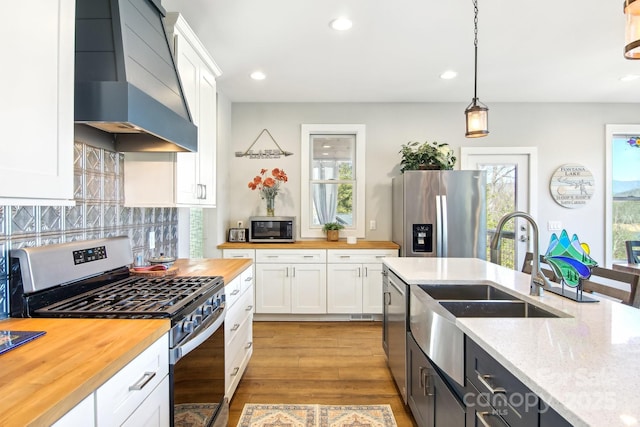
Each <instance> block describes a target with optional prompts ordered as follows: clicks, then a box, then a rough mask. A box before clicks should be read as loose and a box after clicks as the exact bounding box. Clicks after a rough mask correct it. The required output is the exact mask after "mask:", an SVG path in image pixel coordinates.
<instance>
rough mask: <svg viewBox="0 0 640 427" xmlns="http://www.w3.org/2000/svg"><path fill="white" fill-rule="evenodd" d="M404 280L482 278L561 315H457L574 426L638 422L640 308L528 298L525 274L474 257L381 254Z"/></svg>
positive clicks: (549, 297) (490, 351)
mask: <svg viewBox="0 0 640 427" xmlns="http://www.w3.org/2000/svg"><path fill="white" fill-rule="evenodd" d="M383 262H384V264H385V265H386V266H388V267H389V268H390V269H391V270H392V271H393V272H394V273H395V274H396V275H397V276H399V277H400V278H401V279H402V280H403V281H404V282H405V283H406V284H407V285H409V286H412V285H418V284H471V283H485V284H492V285H494V286H496V287H498V288H502V289H504V290H506V291H507V292H511V293H513V294H516V295H517V296H518V297H519V298H520V299H522V300H524V301H527V302H530V303H532V304H534V305H538V306H541V307H543V308H544V309H546V310H548V311H550V312H552V313H555V314H558V315H561V316H565V317H558V318H472V317H467V318H457V319H456V320H455V322H456V325H457V326H458V327H459V328H460V330H462V332H463V333H464V334H465V335H466V336H467V337H468V338H470V339H471V340H473V341H474V342H475V343H477V344H478V345H479V346H480V347H481V348H482V349H483V350H484V351H485V352H487V353H488V354H489V355H490V356H491V357H493V358H494V359H495V360H497V361H498V362H499V363H500V364H502V365H503V366H504V367H505V368H506V369H507V370H508V371H510V372H511V373H512V374H513V375H514V376H515V377H516V378H517V379H519V380H520V381H521V382H522V383H524V384H525V385H526V386H527V387H529V389H531V390H532V391H533V392H534V393H536V394H537V395H538V396H539V397H540V399H542V400H543V401H544V402H546V403H547V404H549V405H550V406H551V407H552V408H553V409H554V410H555V411H556V412H557V413H558V414H560V415H561V416H562V417H564V418H565V420H567V421H568V422H570V423H571V424H572V425H580V426H586V425H591V426H603V425H611V426H612V425H620V426H630V425H638V423H640V395H638V393H637V389H638V384H639V383H640V370H638V369H636V363H637V360H638V357H639V356H640V310H638V309H636V308H633V307H629V306H626V305H623V304H620V303H617V302H613V301H610V300H607V299H604V298H603V299H602V300H601V301H599V302H598V303H588V304H580V303H576V302H574V301H571V300H569V299H566V298H562V297H560V296H558V295H555V294H552V293H550V292H545V293H544V295H543V296H541V297H534V296H529V282H530V276H529V275H527V274H524V273H521V272H518V271H513V270H509V269H507V268H504V267H501V266H498V265H495V264H491V263H489V262H486V261H482V260H478V259H462V258H387V259H385V260H384V261H383Z"/></svg>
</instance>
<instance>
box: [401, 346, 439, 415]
mask: <svg viewBox="0 0 640 427" xmlns="http://www.w3.org/2000/svg"><path fill="white" fill-rule="evenodd" d="M430 366H431V365H430V363H429V361H428V360H427V357H426V356H425V355H424V353H423V352H422V350H420V347H418V345H417V344H416V342H415V341H414V340H413V338H412V337H411V336H409V338H408V339H407V369H408V372H407V403H408V404H409V408H410V409H411V413H412V414H413V418H415V420H416V423H417V424H418V426H419V427H427V426H428V427H431V426H433V420H434V416H433V405H434V403H433V390H431V388H430V387H427V385H428V384H427V380H428V377H429V375H430V371H431V367H430Z"/></svg>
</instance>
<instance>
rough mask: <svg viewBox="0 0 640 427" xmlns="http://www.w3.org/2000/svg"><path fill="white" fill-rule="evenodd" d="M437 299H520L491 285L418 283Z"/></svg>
mask: <svg viewBox="0 0 640 427" xmlns="http://www.w3.org/2000/svg"><path fill="white" fill-rule="evenodd" d="M419 286H420V288H422V290H423V291H425V292H426V293H428V294H429V295H430V296H431V298H433V299H437V300H516V301H519V300H520V299H519V298H518V297H516V296H514V295H511V294H509V293H507V292H505V291H502V290H500V289H498V288H496V287H494V286H491V285H484V284H477V285H419Z"/></svg>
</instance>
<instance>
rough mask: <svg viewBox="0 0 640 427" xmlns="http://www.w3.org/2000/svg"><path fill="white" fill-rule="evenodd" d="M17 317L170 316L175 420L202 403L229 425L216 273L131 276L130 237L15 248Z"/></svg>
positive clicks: (212, 417) (212, 419)
mask: <svg viewBox="0 0 640 427" xmlns="http://www.w3.org/2000/svg"><path fill="white" fill-rule="evenodd" d="M10 256H11V279H10V312H11V316H12V317H67V318H69V317H71V318H87V317H88V318H92V317H96V318H130V319H138V318H140V319H142V318H145V319H149V318H168V319H170V320H171V331H170V334H169V348H168V349H167V351H168V352H169V363H170V366H169V380H170V391H171V392H170V396H169V399H170V404H171V405H170V408H171V409H170V411H171V414H170V419H171V420H172V425H173V420H174V417H177V416H179V415H180V411H182V410H183V409H184V408H185V407H187V406H188V405H191V404H197V405H198V406H200V407H203V408H204V409H202V411H208V413H207V414H206V417H207V422H206V423H205V425H206V426H213V425H215V426H226V424H227V418H228V402H226V399H225V396H224V394H225V385H224V381H225V374H224V316H225V297H224V282H223V279H222V277H217V276H207V277H201V276H183V277H170V278H169V277H141V276H130V275H129V265H130V264H131V263H132V262H133V259H132V258H133V256H132V251H131V245H130V243H129V238H128V237H115V238H108V239H97V240H87V241H80V242H71V243H64V244H56V245H48V246H40V247H33V248H23V249H17V250H12V251H11V253H10Z"/></svg>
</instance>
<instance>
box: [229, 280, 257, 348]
mask: <svg viewBox="0 0 640 427" xmlns="http://www.w3.org/2000/svg"><path fill="white" fill-rule="evenodd" d="M252 313H253V293H251V292H245V293H244V294H242V296H241V297H240V299H239V300H238V302H237V303H236V304H234V306H233V307H232V308H231V309H229V310H228V311H227V313H226V315H225V318H224V336H225V341H226V342H229V341H230V340H231V339H232V337H233V336H234V335H235V330H237V329H238V327H239V326H240V325H241V324H243V323H244V322H245V320H246V319H247V318H248V317H249V316H251V314H252ZM236 325H237V326H236Z"/></svg>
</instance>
